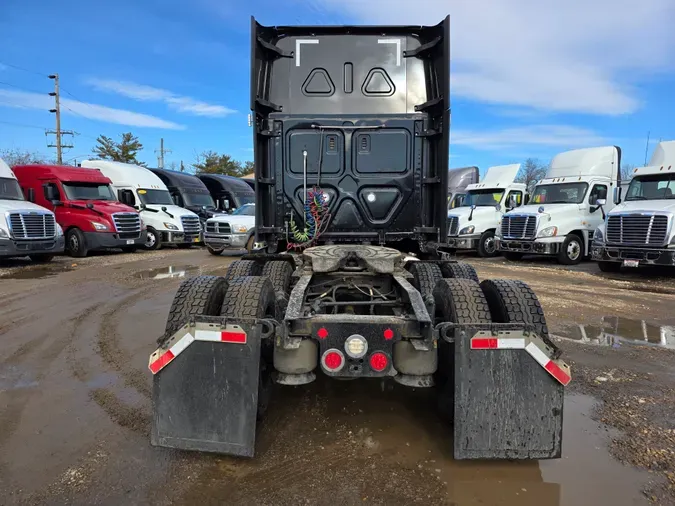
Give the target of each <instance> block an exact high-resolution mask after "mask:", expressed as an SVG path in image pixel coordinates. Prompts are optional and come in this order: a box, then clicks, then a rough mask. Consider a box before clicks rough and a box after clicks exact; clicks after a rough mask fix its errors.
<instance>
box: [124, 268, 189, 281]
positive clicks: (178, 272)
mask: <svg viewBox="0 0 675 506" xmlns="http://www.w3.org/2000/svg"><path fill="white" fill-rule="evenodd" d="M199 271H200V268H199V267H197V266H196V265H178V266H174V265H171V266H169V267H162V268H161V269H148V270H145V271H139V272H137V273H136V274H134V277H136V278H140V279H169V278H185V277H187V276H191V275H196V274H199Z"/></svg>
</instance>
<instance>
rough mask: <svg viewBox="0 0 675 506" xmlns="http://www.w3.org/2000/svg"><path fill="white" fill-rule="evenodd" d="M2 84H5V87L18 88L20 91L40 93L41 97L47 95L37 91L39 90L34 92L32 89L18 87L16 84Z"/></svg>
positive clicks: (1, 82) (2, 82)
mask: <svg viewBox="0 0 675 506" xmlns="http://www.w3.org/2000/svg"><path fill="white" fill-rule="evenodd" d="M0 84H4V85H5V86H11V87H12V88H16V89H18V90H23V91H30V92H31V93H39V94H41V95H42V94H43V93H45V92H44V91H37V90H34V89H32V88H25V87H23V86H17V85H16V84H12V83H8V82H5V81H0Z"/></svg>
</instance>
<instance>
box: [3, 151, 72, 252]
mask: <svg viewBox="0 0 675 506" xmlns="http://www.w3.org/2000/svg"><path fill="white" fill-rule="evenodd" d="M64 243H65V241H64V239H63V230H62V229H61V227H60V226H59V224H58V223H56V218H55V216H54V213H53V212H51V211H50V210H48V209H45V208H44V207H42V206H39V205H37V204H33V203H32V202H28V201H27V200H26V199H25V198H24V194H23V191H22V190H21V187H20V186H19V182H18V181H17V179H16V176H15V175H14V172H12V169H10V168H9V165H7V164H6V163H5V162H4V160H2V159H0V258H9V257H26V256H27V257H30V259H31V260H33V261H34V262H49V261H50V260H51V259H52V257H53V256H54V255H56V254H60V253H63V248H64Z"/></svg>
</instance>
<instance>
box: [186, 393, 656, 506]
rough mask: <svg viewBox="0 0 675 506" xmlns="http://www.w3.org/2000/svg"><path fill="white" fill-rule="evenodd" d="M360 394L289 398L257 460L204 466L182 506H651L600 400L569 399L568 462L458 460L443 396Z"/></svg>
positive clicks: (268, 425)
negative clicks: (440, 412) (615, 442)
mask: <svg viewBox="0 0 675 506" xmlns="http://www.w3.org/2000/svg"><path fill="white" fill-rule="evenodd" d="M317 383H319V382H317ZM355 385H356V383H355V382H354V383H350V384H341V383H338V384H332V385H325V384H324V387H322V389H323V391H321V389H319V388H316V387H315V386H308V387H304V390H305V392H303V389H301V388H296V389H293V390H289V389H288V388H286V389H281V391H280V392H277V395H276V398H275V400H274V401H273V404H272V405H271V406H270V409H269V411H268V415H267V416H268V418H267V420H266V421H265V422H263V425H262V426H261V427H259V430H258V437H257V445H256V456H255V459H253V460H241V459H231V458H224V457H216V458H205V459H204V460H202V459H200V461H201V465H202V466H204V467H202V468H201V469H200V470H199V471H198V472H197V473H196V474H197V475H198V477H197V479H196V482H193V483H192V484H191V486H189V487H188V489H187V490H185V491H184V492H185V493H184V494H183V495H182V497H181V500H180V501H175V503H176V504H194V503H197V502H201V503H203V504H218V503H219V502H218V501H222V502H221V503H225V502H228V501H230V503H232V504H245V505H248V504H318V505H330V506H332V505H335V504H385V505H388V504H425V505H436V504H452V505H454V506H468V505H477V504H483V505H488V504H489V505H491V506H499V505H501V506H580V505H582V504H589V505H590V504H592V505H594V506H610V505H611V506H614V505H616V504H622V505H623V504H626V505H642V504H648V502H647V501H646V499H645V498H644V497H643V496H642V494H641V492H640V490H641V489H643V488H644V486H645V484H646V483H647V480H648V475H647V474H646V473H643V472H640V471H636V470H634V469H632V468H629V467H625V466H623V465H621V464H620V463H618V462H617V461H615V460H614V459H613V458H612V457H611V456H610V454H609V453H608V451H607V444H608V441H609V437H610V433H609V432H608V431H607V430H606V429H605V428H604V426H602V425H600V424H598V423H596V422H594V421H593V420H591V418H590V412H591V410H592V408H593V406H594V403H595V400H594V399H593V398H591V397H587V396H581V395H571V396H568V397H567V398H566V401H565V415H564V436H563V457H562V458H561V459H558V460H555V461H540V462H537V461H530V462H507V461H493V462H486V461H480V462H479V461H456V460H454V459H453V449H452V446H453V443H452V427H451V426H449V425H447V424H446V423H444V422H442V421H441V420H439V418H438V416H437V414H436V411H435V402H434V399H433V393H432V392H430V391H420V390H417V391H411V390H407V389H405V387H401V386H398V385H387V386H386V387H385V388H381V387H380V385H378V384H375V385H373V384H372V383H371V384H365V383H360V384H359V385H358V386H355ZM306 390H309V392H307V391H306ZM179 472H184V471H179ZM193 476H194V475H193ZM288 478H290V479H288Z"/></svg>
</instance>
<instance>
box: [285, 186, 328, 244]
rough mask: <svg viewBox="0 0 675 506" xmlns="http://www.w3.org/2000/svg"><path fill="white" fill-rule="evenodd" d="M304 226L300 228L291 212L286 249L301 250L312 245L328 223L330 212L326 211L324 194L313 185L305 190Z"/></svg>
mask: <svg viewBox="0 0 675 506" xmlns="http://www.w3.org/2000/svg"><path fill="white" fill-rule="evenodd" d="M304 209H305V226H304V227H303V229H302V230H301V229H300V228H299V226H298V224H297V223H296V222H295V219H294V214H295V213H291V219H290V233H291V238H289V240H288V241H287V242H288V246H287V249H288V250H291V249H295V250H302V249H305V248H309V247H310V246H312V245H314V244H315V243H316V241H317V240H318V239H319V237H321V234H323V233H324V232H325V231H326V229H327V228H328V224H329V223H330V214H329V213H328V202H326V195H325V194H324V192H323V190H321V188H319V187H317V186H314V187H313V188H312V189H311V190H309V191H308V192H307V200H306V201H305V206H304Z"/></svg>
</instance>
